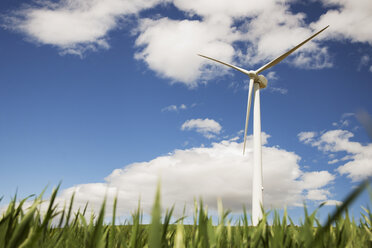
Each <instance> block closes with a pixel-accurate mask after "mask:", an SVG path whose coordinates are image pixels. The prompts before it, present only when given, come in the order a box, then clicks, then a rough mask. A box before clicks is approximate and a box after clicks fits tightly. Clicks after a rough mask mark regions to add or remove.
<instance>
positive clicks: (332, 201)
mask: <svg viewBox="0 0 372 248" xmlns="http://www.w3.org/2000/svg"><path fill="white" fill-rule="evenodd" d="M341 204H342V202H341V201H336V200H327V201H326V202H325V205H326V206H340V205H341Z"/></svg>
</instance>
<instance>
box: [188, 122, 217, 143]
mask: <svg viewBox="0 0 372 248" xmlns="http://www.w3.org/2000/svg"><path fill="white" fill-rule="evenodd" d="M192 129H195V130H196V131H197V132H198V133H201V134H203V135H204V136H205V137H206V138H208V139H209V138H214V137H215V135H216V134H219V133H220V132H221V129H222V127H221V125H220V124H219V123H218V122H217V121H215V120H212V119H208V118H206V119H191V120H187V121H185V122H184V123H183V124H182V126H181V130H192Z"/></svg>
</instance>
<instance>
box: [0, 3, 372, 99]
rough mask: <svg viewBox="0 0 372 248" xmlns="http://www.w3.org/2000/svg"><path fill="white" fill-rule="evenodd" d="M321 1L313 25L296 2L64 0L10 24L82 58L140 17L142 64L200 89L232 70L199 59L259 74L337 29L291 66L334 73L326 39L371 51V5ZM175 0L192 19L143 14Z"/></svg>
mask: <svg viewBox="0 0 372 248" xmlns="http://www.w3.org/2000/svg"><path fill="white" fill-rule="evenodd" d="M319 1H321V2H322V3H323V5H324V6H325V7H324V8H325V9H326V8H327V9H328V11H327V12H326V13H325V14H324V15H322V16H321V17H320V19H319V20H317V21H315V22H313V23H306V15H305V14H304V13H294V12H292V10H291V4H292V2H291V1H290V2H283V1H276V0H268V1H259V2H257V1H253V0H249V1H246V0H231V1H208V0H195V1H189V0H174V1H170V0H138V1H130V0H106V1H100V0H93V1H90V0H76V1H70V0H63V1H60V2H58V3H55V2H54V1H47V2H44V3H42V4H40V3H39V4H38V5H35V4H34V5H32V6H28V7H23V8H22V9H20V10H18V11H15V12H13V14H11V15H9V16H7V17H6V18H5V20H6V24H5V25H6V28H8V29H13V30H16V31H19V32H22V33H24V34H25V35H27V37H28V38H29V39H30V40H33V41H35V42H37V43H39V44H48V45H53V46H56V47H58V48H59V49H60V51H61V53H63V54H66V53H72V54H78V55H82V54H83V53H84V51H86V50H97V49H99V48H104V49H107V48H109V46H110V44H109V39H110V33H109V32H110V31H111V30H114V29H118V28H123V27H125V25H126V22H125V18H128V17H134V18H136V20H137V21H138V22H136V23H138V26H137V27H134V30H132V33H133V34H134V35H137V37H136V41H135V47H136V48H137V51H136V53H135V58H136V59H137V60H141V61H143V62H144V63H145V64H146V65H147V66H148V67H149V68H150V69H151V70H153V71H154V72H156V73H157V75H158V76H160V77H164V78H168V79H170V80H171V81H172V82H181V83H184V84H186V85H187V86H188V87H196V86H197V85H198V84H199V83H205V82H206V81H207V80H210V79H212V78H214V77H217V76H220V75H223V74H226V73H227V72H228V71H229V70H228V69H227V68H224V69H221V68H223V67H222V66H220V65H217V64H215V63H213V62H211V61H207V60H204V59H202V58H200V57H197V56H196V54H197V53H203V54H206V55H209V56H212V57H215V58H217V59H220V60H223V61H225V62H228V63H233V64H237V65H238V66H242V67H246V68H247V69H251V68H252V69H255V68H256V67H258V66H260V65H261V64H262V63H265V62H267V61H268V60H271V59H273V58H274V57H276V56H278V55H280V54H282V53H283V52H285V51H286V50H288V49H289V48H292V47H293V46H295V45H297V44H298V43H299V42H300V41H302V40H304V39H305V38H307V37H309V36H310V35H311V34H312V33H313V32H315V31H316V30H319V29H321V28H323V27H325V26H326V25H329V24H330V28H328V29H327V30H326V31H325V32H324V33H322V34H320V35H319V36H318V37H316V39H315V40H314V41H311V42H309V43H308V44H306V45H305V46H304V47H301V49H300V50H299V51H298V52H296V53H294V54H293V55H291V56H290V57H288V58H287V59H286V60H285V61H286V63H290V64H291V65H293V66H296V67H301V68H313V69H320V68H327V67H331V66H332V62H331V58H330V55H329V51H328V48H327V47H326V46H325V45H324V44H322V43H321V42H322V40H326V39H333V40H345V39H347V40H351V41H352V42H367V43H369V44H370V45H372V32H370V29H369V27H368V25H365V24H366V23H370V22H372V15H370V12H371V9H372V2H371V1H370V0H358V1H347V0H337V1H336V0H319ZM171 2H172V4H173V5H174V6H175V7H176V8H177V9H178V10H179V11H181V12H183V13H185V16H186V17H185V19H178V20H173V19H170V18H168V17H166V16H165V15H163V16H162V15H161V14H158V15H156V18H155V19H154V17H152V18H153V19H150V18H142V17H141V16H140V15H139V13H140V12H141V11H142V10H144V9H149V8H152V7H154V6H158V5H160V4H163V5H164V6H165V7H166V5H167V4H170V3H171ZM329 6H331V8H329ZM193 16H197V18H191V17H193ZM238 44H239V45H238ZM241 44H243V45H241ZM367 57H368V58H369V56H368V55H365V56H363V58H362V60H361V61H362V63H364V64H365V63H367V62H368V61H367V60H369V59H368V58H367ZM366 61H367V62H366ZM370 70H372V68H370ZM268 76H270V72H269V74H268ZM275 90H277V91H278V92H281V93H285V92H286V91H285V90H284V91H283V89H281V88H276V89H274V91H275Z"/></svg>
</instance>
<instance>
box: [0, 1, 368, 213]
mask: <svg viewBox="0 0 372 248" xmlns="http://www.w3.org/2000/svg"><path fill="white" fill-rule="evenodd" d="M371 13H372V4H371V2H370V1H368V0H358V1H346V0H338V1H337V0H319V1H311V2H310V3H301V2H300V1H281V2H280V1H240V0H236V1H218V2H213V4H212V2H211V1H206V0H198V1H186V0H175V1H166V0H151V1H145V0H143V1H135V2H134V1H129V0H111V1H100V0H96V1H88V0H76V1H47V2H44V3H38V2H37V1H35V2H32V1H31V2H29V1H27V2H26V1H10V0H5V1H1V3H0V14H1V28H0V55H1V56H0V75H1V76H0V137H1V139H0V167H1V171H2V173H1V174H0V189H1V191H0V195H4V196H5V198H4V203H6V202H7V201H9V199H10V197H11V196H12V195H13V194H14V193H15V191H16V189H17V188H18V192H19V194H20V195H21V196H27V195H29V194H34V193H39V192H41V190H42V189H43V188H44V187H45V186H46V185H48V184H49V185H50V187H49V188H52V186H55V185H56V184H57V183H58V182H59V181H60V180H62V182H63V183H62V189H63V192H61V196H60V198H59V200H60V201H62V202H63V201H64V200H65V199H66V198H68V197H69V196H70V194H71V192H73V191H77V192H78V193H77V196H78V197H77V198H78V201H77V202H78V204H79V203H80V204H84V203H85V201H86V200H89V201H90V202H91V203H92V206H94V204H96V205H97V206H99V204H100V203H101V199H102V197H103V195H104V194H106V193H107V194H109V195H110V196H114V195H115V194H116V192H119V198H121V199H122V204H121V208H120V210H121V211H122V212H123V213H125V212H126V211H127V212H128V211H131V210H132V209H134V208H135V207H136V204H137V201H138V196H139V195H141V200H142V202H143V207H144V209H145V210H146V209H149V207H150V206H151V203H152V199H153V196H154V192H155V185H156V182H157V180H158V178H159V176H160V177H161V179H162V182H163V184H162V190H163V205H165V206H170V205H171V204H173V203H176V204H178V206H180V207H181V208H183V205H184V203H186V204H192V201H193V197H194V196H196V197H198V196H202V197H203V198H204V199H205V201H206V203H207V204H209V205H210V206H211V208H212V209H213V206H214V205H215V204H216V199H217V198H218V197H221V198H222V199H223V201H224V203H225V205H226V206H227V207H229V208H231V209H233V210H234V211H237V212H239V210H240V209H242V207H241V206H242V205H243V204H246V205H247V206H248V207H250V201H251V200H250V194H251V193H250V192H251V164H252V153H251V150H248V153H247V155H246V156H245V157H243V156H242V154H241V151H242V138H243V135H242V133H241V131H242V129H243V128H244V121H245V108H246V101H247V99H246V98H247V84H248V78H247V77H246V76H245V75H241V74H240V73H238V72H235V71H232V70H230V69H227V68H223V67H221V66H219V65H217V64H214V63H213V62H209V61H206V60H204V59H202V58H200V57H198V56H196V54H197V53H203V54H205V55H208V56H211V57H215V58H217V59H220V60H223V61H226V62H228V63H232V64H235V65H237V66H240V67H242V68H245V69H248V70H249V69H257V68H259V67H260V66H261V65H263V64H264V63H266V62H268V61H270V60H271V59H273V58H274V57H276V56H278V55H280V54H281V53H283V52H285V51H286V50H288V49H290V48H292V47H293V46H294V45H296V44H297V43H299V42H301V41H302V40H304V39H305V38H307V37H308V36H310V35H311V34H312V33H313V32H315V31H317V30H320V29H321V28H323V27H325V26H326V25H330V27H329V28H328V29H327V30H326V31H324V32H323V33H322V34H320V35H319V36H318V37H316V39H315V40H314V41H313V42H310V43H308V44H306V45H305V46H303V47H302V48H301V49H300V50H299V51H298V52H296V53H295V54H293V55H291V56H290V57H288V58H287V59H286V60H284V61H283V62H282V63H280V64H278V65H277V66H275V67H273V68H271V69H269V70H267V71H265V72H264V73H263V74H264V75H265V76H266V77H267V78H268V79H269V83H268V87H267V88H266V89H264V90H262V91H261V115H262V116H261V118H262V130H263V132H264V134H263V139H264V141H265V145H264V148H263V161H264V164H263V167H264V186H265V193H264V202H265V205H266V206H268V208H269V207H270V206H272V207H276V208H282V207H283V206H285V205H287V206H288V207H289V209H290V211H291V212H290V213H292V215H294V216H300V215H301V214H300V212H302V209H301V207H298V206H301V205H302V203H303V202H304V201H306V202H307V204H308V205H309V206H310V207H315V206H317V205H318V204H320V203H321V202H324V201H328V202H329V204H330V205H331V206H325V207H324V209H323V212H321V213H322V214H323V216H325V215H326V213H328V212H329V211H330V210H331V209H332V208H333V205H334V204H335V203H336V202H339V201H342V199H343V198H344V197H345V195H347V193H348V192H350V190H352V188H353V187H354V186H355V185H357V184H358V182H360V180H362V179H363V178H365V177H367V176H371V175H372V163H371V162H372V144H371V141H370V139H369V138H368V136H367V134H366V132H365V130H364V129H363V128H362V126H361V125H360V124H359V123H358V121H357V120H356V118H355V113H356V112H357V111H359V110H365V111H367V112H369V113H371V112H372V101H371V92H372V82H371V75H372V32H371V30H370V28H368V25H367V23H371V22H372V18H371V16H372V15H371ZM251 133H252V118H251V120H250V129H249V130H248V134H249V135H250V134H251ZM251 147H252V142H251V137H249V138H248V148H250V149H251ZM119 203H120V202H119ZM367 203H369V197H368V195H367V194H364V195H363V196H362V197H361V198H359V200H358V201H357V202H356V203H355V204H354V207H353V208H352V211H353V214H355V215H356V216H357V215H358V214H359V212H360V211H361V209H360V205H366V204H367Z"/></svg>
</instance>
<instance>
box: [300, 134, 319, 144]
mask: <svg viewBox="0 0 372 248" xmlns="http://www.w3.org/2000/svg"><path fill="white" fill-rule="evenodd" d="M315 135H316V132H301V133H299V134H298V135H297V136H298V139H299V140H300V141H301V142H304V143H305V144H308V143H310V142H311V141H312V140H313V138H314V137H315Z"/></svg>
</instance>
